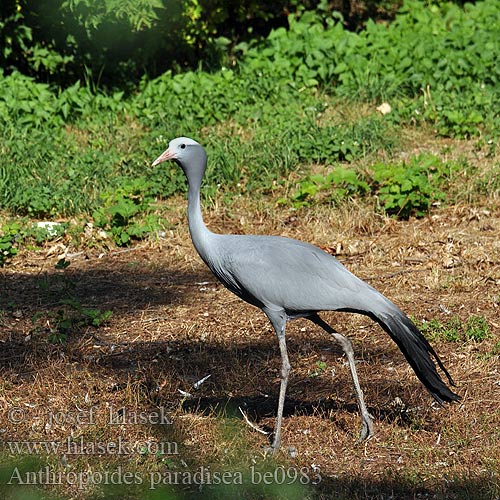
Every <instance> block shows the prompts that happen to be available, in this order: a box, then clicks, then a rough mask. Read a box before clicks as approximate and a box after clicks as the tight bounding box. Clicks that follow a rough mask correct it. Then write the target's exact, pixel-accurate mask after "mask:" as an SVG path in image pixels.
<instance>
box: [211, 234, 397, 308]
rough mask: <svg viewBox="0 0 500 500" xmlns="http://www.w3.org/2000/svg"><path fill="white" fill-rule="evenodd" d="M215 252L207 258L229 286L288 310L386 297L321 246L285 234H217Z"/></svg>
mask: <svg viewBox="0 0 500 500" xmlns="http://www.w3.org/2000/svg"><path fill="white" fill-rule="evenodd" d="M218 247H219V251H218V252H217V254H218V256H219V258H217V259H215V261H214V262H208V265H209V267H210V268H211V269H212V271H213V272H214V274H215V275H216V276H217V277H218V278H219V279H220V280H221V282H222V283H223V284H224V285H225V286H227V288H229V289H230V290H231V291H232V292H234V293H236V294H237V295H238V296H240V297H241V298H243V299H244V300H247V301H248V302H250V303H252V304H255V305H259V306H260V307H262V306H265V307H269V308H271V309H273V308H280V309H284V310H285V311H287V312H288V313H290V315H293V314H294V313H301V312H302V313H308V312H314V311H324V310H352V311H359V312H361V311H365V310H370V309H371V308H373V307H375V306H376V305H377V303H378V302H380V301H382V302H384V301H385V300H387V299H385V297H383V295H381V294H380V293H379V292H377V291H376V290H375V289H374V288H372V287H371V286H370V285H368V284H367V283H365V282H364V281H362V280H361V279H359V278H357V277H356V276H355V275H354V274H352V273H351V272H350V271H348V270H347V269H346V268H345V267H344V266H343V265H342V264H341V263H340V262H339V261H338V260H337V259H336V258H335V257H333V256H332V255H330V254H328V253H326V252H324V251H323V250H321V249H319V248H317V247H315V246H313V245H310V244H308V243H304V242H302V241H298V240H293V239H290V238H283V237H275V236H238V235H221V236H220V240H219V242H218Z"/></svg>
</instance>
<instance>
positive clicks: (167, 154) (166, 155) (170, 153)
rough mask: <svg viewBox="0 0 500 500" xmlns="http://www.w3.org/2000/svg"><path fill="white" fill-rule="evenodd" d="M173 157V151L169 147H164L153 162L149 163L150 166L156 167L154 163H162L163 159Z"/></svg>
mask: <svg viewBox="0 0 500 500" xmlns="http://www.w3.org/2000/svg"><path fill="white" fill-rule="evenodd" d="M172 159H175V153H174V152H173V151H170V149H166V150H165V151H163V153H162V154H161V155H160V156H158V158H156V160H155V161H154V162H153V164H152V165H151V166H152V167H156V165H159V164H160V163H163V162H164V161H167V160H172Z"/></svg>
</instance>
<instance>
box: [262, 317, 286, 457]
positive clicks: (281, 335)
mask: <svg viewBox="0 0 500 500" xmlns="http://www.w3.org/2000/svg"><path fill="white" fill-rule="evenodd" d="M264 312H265V313H266V315H267V317H268V318H269V320H270V321H271V324H272V325H273V328H274V330H275V331H276V335H277V336H278V342H279V346H280V353H281V384H280V395H279V399H278V414H277V417H276V428H275V430H274V441H273V444H272V445H271V449H272V453H273V455H276V453H277V452H278V450H279V449H280V445H281V421H282V419H283V407H284V405H285V395H286V387H287V385H288V375H289V374H290V369H291V366H290V361H289V359H288V352H287V348H286V340H285V326H286V321H287V318H286V315H285V313H284V312H276V311H267V310H264Z"/></svg>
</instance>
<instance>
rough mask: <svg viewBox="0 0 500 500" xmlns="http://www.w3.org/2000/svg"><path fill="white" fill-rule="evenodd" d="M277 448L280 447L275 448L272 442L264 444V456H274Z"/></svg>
mask: <svg viewBox="0 0 500 500" xmlns="http://www.w3.org/2000/svg"><path fill="white" fill-rule="evenodd" d="M279 449H280V448H279V446H278V447H277V448H275V447H274V444H272V445H271V446H264V448H263V451H264V457H269V456H273V457H275V456H276V454H277V453H278V451H279Z"/></svg>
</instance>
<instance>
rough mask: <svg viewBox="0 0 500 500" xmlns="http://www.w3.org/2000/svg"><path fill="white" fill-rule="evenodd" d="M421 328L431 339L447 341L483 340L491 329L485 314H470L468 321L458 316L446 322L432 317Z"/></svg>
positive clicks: (488, 335) (487, 336)
mask: <svg viewBox="0 0 500 500" xmlns="http://www.w3.org/2000/svg"><path fill="white" fill-rule="evenodd" d="M420 330H421V331H422V333H423V334H424V335H425V336H426V337H427V338H429V339H430V340H444V341H447V342H469V341H474V342H482V341H483V340H486V339H488V338H489V337H490V329H489V326H488V323H487V321H486V318H485V317H484V316H474V315H473V316H469V317H468V318H467V321H466V322H463V321H462V320H460V318H458V317H457V316H453V317H452V318H451V319H449V320H448V321H446V322H444V323H441V322H440V321H438V320H436V319H432V320H431V321H428V322H422V323H421V324H420Z"/></svg>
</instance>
